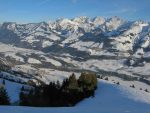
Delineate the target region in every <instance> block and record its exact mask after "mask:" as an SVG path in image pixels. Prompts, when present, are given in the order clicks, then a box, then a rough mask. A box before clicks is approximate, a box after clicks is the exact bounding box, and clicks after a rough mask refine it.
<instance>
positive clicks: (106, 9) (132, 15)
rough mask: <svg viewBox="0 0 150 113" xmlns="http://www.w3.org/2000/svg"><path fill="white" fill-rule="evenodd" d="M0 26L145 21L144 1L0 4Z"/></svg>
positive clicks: (53, 0)
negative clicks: (98, 18)
mask: <svg viewBox="0 0 150 113" xmlns="http://www.w3.org/2000/svg"><path fill="white" fill-rule="evenodd" d="M0 1H1V4H0V13H1V17H0V23H3V22H17V23H37V22H41V21H49V20H55V19H57V18H69V19H70V18H74V17H79V16H88V17H96V16H101V17H106V18H107V17H108V18H109V17H112V16H118V17H120V18H123V19H126V20H130V21H133V20H144V21H149V19H150V15H149V10H150V5H149V4H150V1H148V0H145V1H143V0H101V1H100V0H65V1H62V0H25V1H20V0H0Z"/></svg>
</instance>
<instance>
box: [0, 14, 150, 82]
mask: <svg viewBox="0 0 150 113" xmlns="http://www.w3.org/2000/svg"><path fill="white" fill-rule="evenodd" d="M0 42H1V44H0V56H1V61H3V62H4V61H7V64H9V66H10V67H11V68H12V69H13V70H17V71H18V70H19V71H25V70H26V71H25V72H26V73H30V74H33V72H34V70H36V71H37V70H38V72H36V73H39V74H41V73H42V74H43V72H42V71H43V68H44V69H45V70H44V72H45V73H46V74H48V73H49V72H48V71H47V69H56V70H59V71H60V70H63V71H70V70H71V71H77V70H80V71H81V70H90V71H96V72H100V71H102V70H103V71H111V72H116V73H121V74H127V75H135V76H140V77H146V79H147V80H149V79H150V76H149V75H150V70H149V69H148V67H149V66H150V63H149V62H150V23H149V22H144V21H127V20H124V19H121V18H119V17H116V16H115V17H112V18H103V17H95V18H89V17H77V18H73V19H57V20H55V21H49V22H40V23H28V24H17V23H14V22H5V23H2V24H1V25H0ZM5 63H6V62H5ZM39 70H40V71H39ZM41 70H42V71H41ZM34 74H35V73H34ZM42 74H41V75H42ZM141 75H142V76H141Z"/></svg>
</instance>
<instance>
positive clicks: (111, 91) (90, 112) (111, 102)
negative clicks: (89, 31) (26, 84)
mask: <svg viewBox="0 0 150 113" xmlns="http://www.w3.org/2000/svg"><path fill="white" fill-rule="evenodd" d="M6 84H8V86H7V85H6V86H7V87H8V88H7V89H8V93H9V95H11V97H13V98H14V97H15V98H14V99H16V98H17V97H16V96H14V95H16V93H17V92H18V90H17V89H18V88H19V87H20V85H18V86H17V85H14V84H11V83H8V82H6ZM142 94H143V95H141V92H140V91H138V90H137V89H133V88H130V87H125V86H122V85H116V84H112V83H111V82H107V81H103V80H101V81H99V84H98V89H97V90H96V95H95V97H94V98H88V99H85V100H84V101H82V102H80V103H79V104H77V105H76V106H75V107H58V108H52V107H47V108H34V107H20V106H0V113H10V112H11V113H150V109H149V108H150V93H146V92H145V93H142ZM145 97H146V98H147V100H145Z"/></svg>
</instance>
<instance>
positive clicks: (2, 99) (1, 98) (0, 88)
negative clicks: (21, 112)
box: [0, 80, 10, 105]
mask: <svg viewBox="0 0 150 113" xmlns="http://www.w3.org/2000/svg"><path fill="white" fill-rule="evenodd" d="M0 105H10V99H9V97H8V94H7V91H6V89H5V80H3V82H2V84H0Z"/></svg>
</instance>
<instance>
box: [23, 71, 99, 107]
mask: <svg viewBox="0 0 150 113" xmlns="http://www.w3.org/2000/svg"><path fill="white" fill-rule="evenodd" d="M96 88H97V77H96V74H93V73H81V75H80V77H79V78H78V79H77V78H76V76H75V74H72V75H71V76H70V77H69V78H68V79H65V80H63V82H62V84H60V82H59V81H57V82H56V83H55V82H50V84H49V85H43V86H36V87H35V88H34V89H31V90H29V91H26V90H25V89H24V88H22V89H21V93H20V105H22V106H37V107H38V106H43V107H45V106H52V107H63V106H74V105H76V104H77V103H78V102H79V101H81V100H83V99H84V98H88V97H90V96H93V97H94V92H95V90H96Z"/></svg>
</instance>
